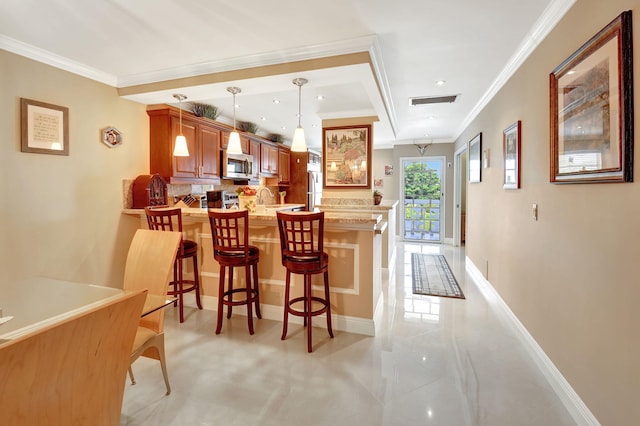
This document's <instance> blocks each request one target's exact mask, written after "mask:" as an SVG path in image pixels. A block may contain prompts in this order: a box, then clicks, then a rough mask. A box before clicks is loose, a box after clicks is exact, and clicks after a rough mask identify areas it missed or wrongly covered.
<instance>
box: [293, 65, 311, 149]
mask: <svg viewBox="0 0 640 426" xmlns="http://www.w3.org/2000/svg"><path fill="white" fill-rule="evenodd" d="M308 82H309V80H307V79H306V78H294V79H293V84H295V85H296V86H298V127H297V128H296V131H295V132H294V133H293V142H292V143H291V151H292V152H307V142H306V141H305V140H304V129H303V128H302V125H300V118H301V117H302V86H303V85H304V84H307V83H308Z"/></svg>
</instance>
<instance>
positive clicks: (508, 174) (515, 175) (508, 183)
mask: <svg viewBox="0 0 640 426" xmlns="http://www.w3.org/2000/svg"><path fill="white" fill-rule="evenodd" d="M520 127H521V124H520V120H518V121H517V122H515V123H513V124H512V125H511V126H509V127H507V128H506V129H505V130H504V132H502V149H503V151H504V185H503V186H502V187H503V188H504V189H518V188H520Z"/></svg>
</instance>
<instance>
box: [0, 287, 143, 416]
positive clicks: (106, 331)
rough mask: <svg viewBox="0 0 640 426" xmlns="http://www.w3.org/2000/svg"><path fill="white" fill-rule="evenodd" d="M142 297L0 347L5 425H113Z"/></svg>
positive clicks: (131, 297) (132, 295)
mask: <svg viewBox="0 0 640 426" xmlns="http://www.w3.org/2000/svg"><path fill="white" fill-rule="evenodd" d="M145 297H146V292H144V291H139V292H132V293H126V294H123V295H122V296H119V297H117V298H115V299H111V300H109V301H108V302H105V303H103V304H100V305H98V306H93V307H91V308H90V309H89V310H87V311H84V312H79V313H76V314H74V315H72V316H70V317H68V318H65V319H64V320H62V321H60V322H58V323H55V324H52V325H49V326H46V327H45V328H44V329H40V330H37V331H34V332H32V333H29V334H26V335H23V336H21V337H18V338H16V339H14V340H9V341H7V342H5V343H2V344H0V413H2V414H1V416H2V421H1V423H2V424H7V425H18V424H21V425H44V424H47V425H79V424H95V425H118V424H120V421H121V419H120V415H121V410H122V398H123V396H124V384H125V380H126V374H127V368H128V367H129V363H130V356H131V347H132V346H133V340H134V337H135V334H136V329H137V326H138V320H139V318H140V313H141V312H142V306H143V305H144V300H145Z"/></svg>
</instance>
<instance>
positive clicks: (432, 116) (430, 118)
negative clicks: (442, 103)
mask: <svg viewBox="0 0 640 426" xmlns="http://www.w3.org/2000/svg"><path fill="white" fill-rule="evenodd" d="M427 118H428V119H429V120H433V119H434V118H436V116H435V115H430V116H429V117H427Z"/></svg>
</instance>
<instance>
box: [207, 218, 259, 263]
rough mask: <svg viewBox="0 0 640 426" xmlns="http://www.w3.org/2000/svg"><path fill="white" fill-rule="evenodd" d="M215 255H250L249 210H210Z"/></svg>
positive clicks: (217, 256) (215, 256)
mask: <svg viewBox="0 0 640 426" xmlns="http://www.w3.org/2000/svg"><path fill="white" fill-rule="evenodd" d="M209 224H210V225H211V239H212V240H213V257H214V258H215V259H216V260H217V259H218V258H219V256H228V257H231V256H238V257H242V256H244V257H245V258H248V257H249V250H250V246H249V211H248V210H245V209H243V210H209Z"/></svg>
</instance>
